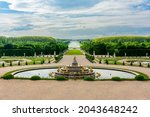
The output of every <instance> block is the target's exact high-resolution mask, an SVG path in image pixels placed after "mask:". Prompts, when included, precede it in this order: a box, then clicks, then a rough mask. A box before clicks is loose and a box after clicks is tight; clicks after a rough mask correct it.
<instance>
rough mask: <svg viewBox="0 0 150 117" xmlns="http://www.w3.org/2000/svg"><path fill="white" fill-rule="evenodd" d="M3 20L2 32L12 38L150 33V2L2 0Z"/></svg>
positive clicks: (0, 11)
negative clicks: (12, 36) (20, 36)
mask: <svg viewBox="0 0 150 117" xmlns="http://www.w3.org/2000/svg"><path fill="white" fill-rule="evenodd" d="M0 17H1V21H0V33H1V34H4V35H10V36H11V35H16V36H19V35H50V36H55V37H58V38H85V37H86V38H92V37H95V36H98V35H114V34H117V35H119V34H122V35H123V34H126V35H127V34H137V32H138V33H139V32H140V33H141V35H143V34H144V35H147V34H149V33H150V31H149V28H150V24H149V19H150V2H149V0H74V1H71V0H44V1H43V0H0ZM18 31H19V33H18ZM117 32H118V33H117Z"/></svg>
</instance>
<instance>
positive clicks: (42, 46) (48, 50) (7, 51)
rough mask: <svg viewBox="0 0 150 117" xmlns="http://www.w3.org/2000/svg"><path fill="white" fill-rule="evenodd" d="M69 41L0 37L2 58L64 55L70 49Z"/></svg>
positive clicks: (30, 37)
mask: <svg viewBox="0 0 150 117" xmlns="http://www.w3.org/2000/svg"><path fill="white" fill-rule="evenodd" d="M68 43H69V41H68V40H61V39H55V38H53V37H44V36H24V37H4V36H1V37H0V56H3V54H4V55H5V56H24V55H26V56H34V54H35V53H36V55H40V54H41V53H42V54H46V55H48V54H51V55H52V54H54V51H55V52H56V54H59V53H62V52H63V51H65V50H66V49H67V48H68Z"/></svg>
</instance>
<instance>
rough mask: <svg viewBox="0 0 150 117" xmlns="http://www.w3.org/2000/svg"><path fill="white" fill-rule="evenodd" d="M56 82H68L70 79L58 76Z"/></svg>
mask: <svg viewBox="0 0 150 117" xmlns="http://www.w3.org/2000/svg"><path fill="white" fill-rule="evenodd" d="M55 79H56V80H59V81H64V80H68V78H66V77H64V76H57V77H55Z"/></svg>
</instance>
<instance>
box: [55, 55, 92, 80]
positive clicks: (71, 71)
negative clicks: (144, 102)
mask: <svg viewBox="0 0 150 117" xmlns="http://www.w3.org/2000/svg"><path fill="white" fill-rule="evenodd" d="M57 76H64V77H66V78H72V79H82V78H84V77H94V78H95V72H94V71H93V69H92V68H88V67H84V66H81V65H79V64H78V62H77V59H76V56H75V57H74V58H73V62H72V65H69V66H65V67H62V68H59V70H57V72H56V73H55V77H57Z"/></svg>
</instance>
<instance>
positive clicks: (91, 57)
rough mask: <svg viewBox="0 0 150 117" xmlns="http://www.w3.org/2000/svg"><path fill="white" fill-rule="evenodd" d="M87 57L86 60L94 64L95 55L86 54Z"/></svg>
mask: <svg viewBox="0 0 150 117" xmlns="http://www.w3.org/2000/svg"><path fill="white" fill-rule="evenodd" d="M85 56H86V58H87V59H88V60H89V61H90V62H91V63H93V61H94V59H95V57H94V56H93V55H90V54H87V53H86V54H85Z"/></svg>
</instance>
